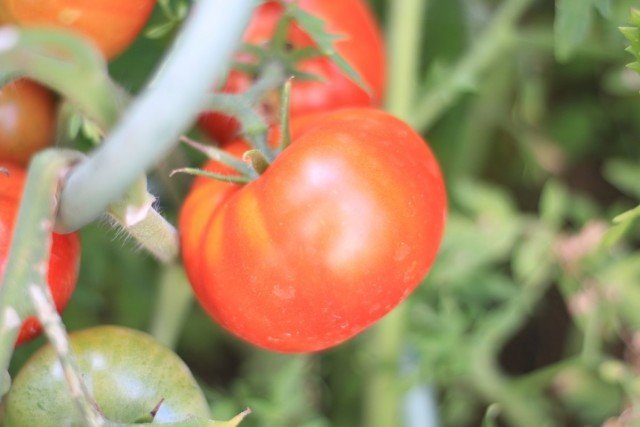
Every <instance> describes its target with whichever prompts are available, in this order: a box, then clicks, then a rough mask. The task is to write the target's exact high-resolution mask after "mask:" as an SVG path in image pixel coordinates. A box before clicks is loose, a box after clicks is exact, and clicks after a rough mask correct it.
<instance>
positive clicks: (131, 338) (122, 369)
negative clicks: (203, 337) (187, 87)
mask: <svg viewBox="0 0 640 427" xmlns="http://www.w3.org/2000/svg"><path fill="white" fill-rule="evenodd" d="M69 342H70V344H71V348H72V350H73V352H74V355H75V358H76V363H77V365H78V368H79V369H80V372H81V373H82V377H83V378H84V380H85V382H86V384H87V385H88V387H89V389H90V390H91V393H92V395H93V398H94V399H95V401H96V403H97V404H98V407H99V408H100V410H101V411H102V413H103V414H104V415H105V417H106V418H107V419H109V420H110V421H112V422H113V423H117V424H118V425H121V424H120V423H122V424H125V423H126V424H131V423H139V422H140V420H141V419H144V418H145V417H148V416H149V413H150V412H151V411H152V410H153V409H154V408H155V407H156V406H157V405H158V404H159V403H160V402H162V403H161V404H160V406H159V408H158V412H157V413H156V415H155V417H154V419H153V421H154V424H163V423H177V422H179V421H184V420H186V419H188V418H189V417H193V416H195V417H200V418H205V419H208V418H209V406H208V404H207V401H206V399H205V397H204V395H203V393H202V390H201V389H200V387H199V386H198V383H197V382H196V380H195V379H194V378H193V375H191V372H190V371H189V368H188V367H187V366H186V365H185V364H184V362H183V361H182V360H180V358H179V357H178V356H176V355H175V354H174V353H173V352H172V351H171V350H169V349H168V348H166V347H164V346H163V345H161V344H159V343H158V342H157V341H155V340H154V339H153V338H152V337H150V336H149V335H147V334H144V333H142V332H138V331H134V330H131V329H127V328H122V327H117V326H100V327H95V328H90V329H85V330H83V331H79V332H74V333H72V334H71V335H69ZM4 425H6V426H7V427H9V426H13V427H20V426H28V427H31V426H38V427H48V426H51V427H59V426H76V425H83V423H82V420H81V419H80V417H79V414H78V411H77V409H76V407H75V404H74V402H73V401H72V400H71V397H70V396H69V392H68V390H67V384H66V380H65V378H64V375H62V372H61V369H60V363H59V362H58V358H57V356H56V354H55V353H54V351H53V349H52V348H51V345H47V346H45V347H43V348H42V349H40V350H39V351H38V352H36V353H35V354H34V355H33V356H32V357H31V358H30V359H29V360H28V361H27V363H26V364H25V366H24V367H23V368H22V369H21V370H20V372H19V373H18V375H17V376H16V377H15V379H14V382H13V385H12V386H11V389H10V391H9V395H8V396H7V399H6V411H5V419H4ZM109 425H114V424H109Z"/></svg>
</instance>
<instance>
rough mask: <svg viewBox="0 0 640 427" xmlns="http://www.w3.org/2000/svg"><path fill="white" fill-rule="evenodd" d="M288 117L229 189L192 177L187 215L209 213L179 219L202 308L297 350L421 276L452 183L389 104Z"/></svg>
mask: <svg viewBox="0 0 640 427" xmlns="http://www.w3.org/2000/svg"><path fill="white" fill-rule="evenodd" d="M291 128H292V130H293V132H292V133H293V140H292V144H291V146H289V147H288V148H287V149H286V150H284V151H283V152H282V153H281V154H280V155H279V156H278V157H277V158H276V160H275V161H274V162H273V163H272V164H271V166H270V167H269V168H268V169H267V170H266V172H265V173H264V174H263V175H262V176H260V177H259V178H258V179H257V180H255V181H252V182H250V183H249V184H246V185H245V186H243V187H239V186H234V187H235V190H234V191H230V192H228V193H225V194H224V195H222V196H220V194H221V189H220V187H214V186H213V184H212V185H211V186H210V187H207V185H206V184H202V185H199V186H197V187H196V188H194V189H193V190H192V193H191V194H190V196H189V199H188V200H189V203H188V204H185V205H184V207H183V210H182V212H181V216H182V217H189V216H192V215H193V214H194V212H197V210H198V209H203V210H204V211H206V214H207V215H209V217H208V219H204V220H203V219H202V218H201V219H200V220H199V221H198V222H197V223H194V222H188V221H182V220H181V222H180V232H181V233H182V234H183V235H186V234H188V233H191V234H195V235H197V236H198V238H197V239H193V240H190V241H186V240H183V244H184V246H183V259H184V262H185V267H186V269H187V272H188V274H189V277H190V278H192V281H193V283H192V285H193V286H194V289H196V295H197V297H198V300H199V301H200V303H201V304H202V306H203V307H204V308H205V310H206V311H207V313H209V315H210V316H211V317H212V318H213V319H214V320H216V321H217V322H218V323H220V324H221V325H222V326H223V327H224V328H226V329H227V330H229V331H230V332H231V333H233V334H235V335H237V336H238V337H240V338H242V339H244V340H246V341H248V342H250V343H251V344H254V345H256V346H258V347H262V348H265V349H268V350H272V351H278V352H287V353H298V352H310V351H318V350H323V349H326V348H329V347H332V346H335V345H337V344H340V343H341V342H343V341H345V340H347V339H349V338H351V337H353V336H354V335H356V334H358V333H360V332H362V331H363V330H364V329H366V328H367V327H368V326H370V325H371V324H373V323H374V322H376V321H377V320H378V319H380V318H381V317H382V316H384V315H385V314H386V313H388V312H389V311H390V310H392V309H393V308H394V307H395V306H397V305H398V304H399V303H400V302H401V301H402V300H404V299H405V298H406V297H407V296H408V295H409V294H410V293H411V291H413V289H415V287H417V286H418V285H419V284H420V282H421V281H422V280H423V278H424V277H425V275H426V274H427V272H428V270H429V268H430V267H431V264H432V263H433V260H434V258H435V255H436V253H437V250H438V248H439V245H440V241H441V238H442V234H443V229H444V223H445V216H446V193H445V188H444V183H443V179H442V174H441V172H440V168H439V166H438V163H437V161H436V159H435V157H434V156H433V154H432V152H431V150H430V149H429V148H428V146H427V145H426V143H425V141H424V140H423V139H422V138H421V137H420V136H419V135H418V134H417V133H416V132H414V131H413V130H412V129H411V128H410V127H409V126H408V125H406V124H405V123H403V122H402V121H400V120H399V119H396V118H395V117H393V116H391V115H389V114H387V113H385V112H382V111H378V110H374V109H357V108H354V109H344V110H337V111H335V112H330V113H325V114H315V115H314V117H313V118H310V119H307V118H301V119H300V120H296V119H294V120H293V122H292V125H291ZM207 188H210V190H211V191H207ZM216 192H218V193H216ZM216 197H218V199H217V202H216V203H217V205H216V204H215V203H214V205H213V206H212V205H211V204H210V203H209V202H210V201H211V200H213V199H214V198H216ZM198 199H199V202H200V203H198ZM201 207H202V208H201ZM200 212H201V213H202V212H203V211H200ZM193 279H195V280H193Z"/></svg>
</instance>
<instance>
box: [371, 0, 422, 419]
mask: <svg viewBox="0 0 640 427" xmlns="http://www.w3.org/2000/svg"><path fill="white" fill-rule="evenodd" d="M388 3H389V8H390V10H389V11H390V18H389V24H388V25H389V31H388V49H387V50H388V55H389V61H388V62H387V63H388V65H389V70H388V75H389V81H388V85H389V88H388V92H387V99H386V109H387V110H388V111H389V112H391V113H393V114H395V115H396V116H398V117H400V118H402V119H406V118H407V117H408V116H409V114H410V112H411V108H412V103H413V102H412V100H413V97H414V92H415V88H416V86H417V74H418V65H419V64H418V60H419V58H420V54H419V52H420V34H421V29H422V22H424V21H423V20H424V17H425V11H426V9H427V6H428V4H429V1H426V0H403V1H393V0H390V1H389V2H388ZM406 311H407V308H406V304H401V305H400V306H399V307H396V309H395V310H394V311H393V312H392V313H390V314H389V315H388V316H387V317H386V318H384V319H383V320H382V321H381V322H380V323H379V324H378V325H377V326H375V327H374V329H373V331H372V335H371V337H370V340H369V343H368V344H369V350H370V354H372V355H373V365H374V366H373V368H374V369H373V370H372V372H373V375H371V376H370V377H368V384H367V387H366V388H365V390H366V395H365V414H364V416H365V424H366V425H368V426H372V427H383V426H389V425H394V424H397V420H398V419H399V417H400V403H401V400H402V397H401V391H402V389H401V387H400V384H399V379H398V375H399V372H400V358H401V352H402V350H403V349H402V343H403V341H404V335H405V330H406V316H407V313H406Z"/></svg>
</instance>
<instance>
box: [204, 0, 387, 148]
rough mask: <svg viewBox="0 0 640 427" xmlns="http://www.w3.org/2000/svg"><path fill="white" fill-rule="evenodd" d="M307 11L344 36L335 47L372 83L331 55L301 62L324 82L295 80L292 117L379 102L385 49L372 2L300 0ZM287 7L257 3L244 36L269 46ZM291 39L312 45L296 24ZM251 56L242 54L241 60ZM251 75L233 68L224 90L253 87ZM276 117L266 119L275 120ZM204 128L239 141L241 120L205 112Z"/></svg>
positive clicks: (300, 44)
mask: <svg viewBox="0 0 640 427" xmlns="http://www.w3.org/2000/svg"><path fill="white" fill-rule="evenodd" d="M299 6H300V7H301V8H302V9H304V10H305V11H307V12H309V13H311V14H313V15H315V16H317V17H319V18H321V19H323V20H324V21H325V22H326V26H327V29H328V30H329V31H330V32H332V33H335V34H340V35H343V36H344V38H343V39H341V40H339V41H337V42H336V43H335V49H336V51H337V52H338V53H339V54H341V55H342V57H343V58H344V59H345V60H346V61H347V62H348V63H349V64H350V65H351V66H352V67H353V68H354V69H355V70H356V71H357V72H358V73H359V74H360V75H361V77H362V78H363V79H364V81H365V82H367V83H368V84H369V86H370V87H371V90H372V93H371V95H369V94H367V92H365V91H364V90H363V89H361V88H360V87H359V86H358V85H357V84H356V83H354V82H353V81H352V80H351V79H349V77H347V76H346V75H345V74H344V73H343V72H342V71H341V70H340V69H339V68H338V66H336V65H335V64H334V63H333V62H332V60H331V59H329V58H326V57H321V58H313V59H310V60H307V61H304V62H301V63H300V64H299V65H300V67H299V68H300V70H301V71H304V72H308V73H313V74H317V75H320V76H321V77H322V78H323V80H324V81H306V82H303V81H295V80H294V81H293V83H292V90H291V108H290V114H291V116H292V117H297V116H300V115H304V114H307V113H311V112H317V111H329V110H333V109H336V108H341V107H367V106H378V105H380V103H381V100H382V96H383V92H384V85H385V52H384V44H383V39H382V34H381V31H380V28H379V26H378V24H377V23H376V21H375V18H374V16H373V14H372V13H371V11H370V10H369V8H368V6H367V3H366V2H365V1H363V0H300V1H299ZM281 14H282V6H281V5H279V4H277V3H276V2H273V1H271V2H266V3H265V4H263V5H261V6H260V7H258V8H257V9H256V11H255V13H254V15H253V17H252V19H251V21H250V22H249V25H248V27H247V30H246V32H245V34H244V38H243V39H244V41H245V42H246V43H251V44H257V45H261V44H265V43H267V42H268V40H269V39H270V38H271V37H272V36H273V33H274V31H275V27H276V25H277V22H278V19H279V17H280V16H281ZM288 41H289V42H290V43H291V44H292V45H293V46H294V47H295V48H302V47H309V46H313V43H312V41H311V39H310V38H309V36H307V35H306V34H305V33H304V32H302V31H301V30H300V29H299V28H298V27H297V26H295V25H294V26H292V27H291V30H290V32H289V36H288ZM245 59H246V58H242V57H239V58H238V60H240V61H242V60H245ZM251 83H252V82H251V79H250V78H249V77H248V76H247V75H246V74H243V73H241V72H239V71H237V70H232V71H231V72H230V74H229V77H228V79H227V81H226V83H225V85H224V87H223V88H222V91H223V92H227V93H241V92H244V91H245V90H247V89H248V88H249V86H250V85H251ZM273 119H274V118H273V117H271V118H270V117H267V120H268V121H270V122H273ZM199 123H200V126H201V127H202V129H203V130H205V131H206V132H207V133H208V134H209V135H210V136H211V137H212V138H214V139H215V140H217V141H218V142H220V143H226V142H229V141H230V140H232V139H234V138H235V136H236V134H237V132H238V123H237V122H236V121H235V120H234V119H232V118H230V117H228V116H225V115H222V114H218V113H206V114H204V115H202V116H201V118H200V121H199Z"/></svg>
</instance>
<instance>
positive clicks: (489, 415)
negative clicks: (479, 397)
mask: <svg viewBox="0 0 640 427" xmlns="http://www.w3.org/2000/svg"><path fill="white" fill-rule="evenodd" d="M499 415H500V406H499V405H498V404H497V403H494V404H491V405H489V407H488V408H487V412H485V414H484V418H483V419H482V427H497V426H498V416H499Z"/></svg>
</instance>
